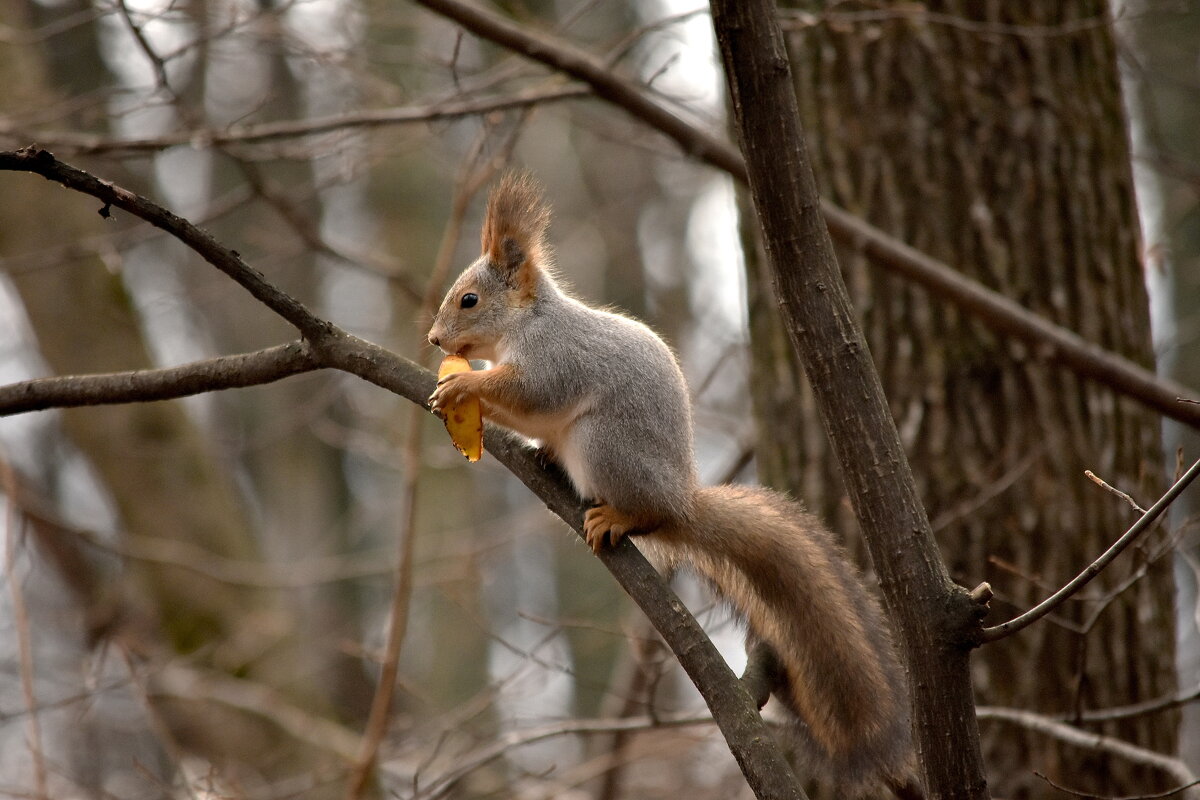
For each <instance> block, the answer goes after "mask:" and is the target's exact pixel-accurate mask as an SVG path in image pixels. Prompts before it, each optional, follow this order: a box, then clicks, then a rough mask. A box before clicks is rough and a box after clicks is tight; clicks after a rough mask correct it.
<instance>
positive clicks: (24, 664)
mask: <svg viewBox="0 0 1200 800" xmlns="http://www.w3.org/2000/svg"><path fill="white" fill-rule="evenodd" d="M0 483H2V485H3V488H4V493H5V494H6V495H7V496H8V502H7V503H5V506H6V513H5V515H4V516H5V536H4V577H5V580H7V581H8V590H9V597H10V600H11V602H12V616H13V627H14V628H15V629H16V633H17V663H18V664H19V672H20V676H21V696H22V698H23V699H24V701H25V710H26V712H27V713H28V715H29V716H28V718H27V720H26V726H27V730H28V732H29V739H28V741H27V743H26V744H27V746H28V748H29V754H30V756H31V757H32V759H33V777H34V787H35V790H36V794H35V795H34V796H35V797H36V798H37V800H47V798H49V796H50V795H49V793H48V791H47V784H46V757H45V753H43V752H42V724H41V716H40V714H39V712H38V699H37V690H36V688H35V686H34V671H33V643H32V641H31V640H30V638H29V612H28V609H27V607H26V605H25V589H24V586H23V585H22V584H23V581H22V580H21V579H20V577H18V575H17V570H16V559H17V537H18V536H19V533H18V531H17V528H18V527H19V524H20V523H19V521H18V511H17V505H16V503H14V502H13V500H12V498H13V496H14V494H15V487H16V479H15V477H14V475H13V473H12V468H11V467H10V466H9V464H8V462H7V461H3V462H0Z"/></svg>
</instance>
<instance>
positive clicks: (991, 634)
mask: <svg viewBox="0 0 1200 800" xmlns="http://www.w3.org/2000/svg"><path fill="white" fill-rule="evenodd" d="M1197 475H1200V461H1197V462H1196V463H1194V464H1192V466H1191V467H1190V468H1189V469H1188V471H1187V472H1185V473H1184V474H1183V476H1182V477H1181V478H1180V479H1179V480H1177V481H1176V482H1175V484H1174V485H1173V486H1171V488H1170V489H1168V490H1167V491H1166V493H1165V494H1164V495H1163V496H1162V497H1160V498H1159V499H1158V502H1156V503H1155V504H1154V505H1152V506H1150V508H1149V510H1147V511H1146V513H1145V514H1143V515H1142V516H1141V518H1140V519H1138V521H1137V522H1135V523H1134V524H1133V527H1131V528H1130V529H1129V530H1127V531H1125V533H1124V534H1122V536H1121V538H1119V539H1117V541H1115V542H1113V544H1112V546H1111V547H1109V548H1108V550H1106V551H1104V554H1103V555H1101V556H1100V557H1099V558H1097V559H1096V560H1095V561H1093V562H1092V563H1091V564H1088V566H1087V568H1086V569H1084V570H1083V572H1081V573H1079V574H1078V575H1076V576H1075V577H1074V578H1072V579H1071V580H1070V581H1069V582H1068V583H1067V584H1066V585H1064V586H1063V587H1062V588H1061V589H1059V590H1058V591H1057V592H1055V593H1054V594H1052V595H1050V596H1049V597H1047V598H1046V599H1045V600H1043V601H1042V602H1040V603H1038V604H1037V605H1036V606H1034V607H1033V608H1031V609H1029V610H1028V611H1026V612H1025V613H1024V614H1021V615H1020V616H1018V617H1015V618H1013V619H1011V620H1009V621H1008V622H1003V623H1001V624H999V625H995V626H993V627H990V628H984V629H983V641H985V642H994V641H996V640H998V639H1003V638H1004V637H1006V636H1011V635H1013V634H1014V633H1016V632H1017V631H1019V630H1021V629H1022V628H1026V627H1028V626H1029V625H1032V624H1033V623H1034V622H1037V621H1038V620H1039V619H1041V618H1042V617H1044V616H1046V615H1047V614H1049V613H1050V612H1051V611H1053V610H1054V609H1055V608H1057V607H1058V606H1060V605H1062V604H1063V603H1064V602H1066V601H1067V600H1068V599H1070V598H1071V596H1072V595H1074V594H1075V593H1076V592H1078V591H1079V590H1080V589H1082V588H1083V587H1084V586H1086V585H1087V584H1088V583H1089V582H1090V581H1091V580H1092V579H1093V578H1095V577H1096V576H1097V575H1099V574H1100V572H1101V571H1102V570H1104V568H1105V567H1107V566H1108V565H1109V564H1111V563H1112V562H1113V560H1114V559H1115V558H1116V557H1117V556H1119V555H1120V554H1121V553H1122V552H1123V551H1124V550H1125V548H1127V547H1129V545H1131V544H1132V543H1133V541H1134V540H1135V539H1137V537H1138V536H1140V535H1141V534H1143V533H1145V532H1146V531H1147V530H1148V529H1149V528H1150V526H1151V525H1153V524H1154V522H1155V520H1157V519H1158V518H1159V516H1161V515H1162V513H1163V512H1164V511H1166V510H1167V507H1168V506H1169V505H1171V503H1172V502H1174V500H1175V498H1176V497H1178V496H1179V495H1180V494H1182V493H1183V490H1184V489H1186V488H1187V487H1188V484H1190V483H1191V482H1192V481H1193V480H1195V479H1196V476H1197Z"/></svg>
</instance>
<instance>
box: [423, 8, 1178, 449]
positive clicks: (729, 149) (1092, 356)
mask: <svg viewBox="0 0 1200 800" xmlns="http://www.w3.org/2000/svg"><path fill="white" fill-rule="evenodd" d="M414 2H416V3H418V4H419V5H422V6H425V7H426V8H428V9H430V10H431V11H435V12H437V13H438V14H441V15H442V16H444V17H446V18H447V19H450V20H453V21H454V22H456V23H458V24H459V25H461V26H462V27H464V28H466V29H467V30H469V31H471V32H472V33H474V34H475V35H476V36H479V37H481V38H484V39H487V40H488V41H491V42H495V43H497V44H500V45H503V46H505V47H508V48H510V49H511V50H513V51H515V52H518V53H521V54H522V55H524V56H526V57H527V58H530V59H532V60H534V61H537V62H539V63H541V64H545V65H546V66H549V67H553V68H554V69H557V70H560V71H562V72H564V73H566V74H568V75H570V76H572V77H574V78H576V79H578V80H581V81H583V82H584V83H586V84H588V85H589V86H591V87H592V90H593V91H594V92H595V94H596V96H598V97H601V98H603V99H605V100H607V101H609V102H610V103H613V104H614V105H616V106H618V107H620V108H622V109H624V110H625V111H626V112H627V113H629V114H630V115H631V116H633V117H634V118H635V119H638V120H640V121H642V122H644V123H645V124H646V125H648V126H650V127H651V128H654V129H655V130H657V131H659V132H660V133H663V134H665V135H666V136H667V137H669V138H670V139H672V140H673V141H674V142H675V143H676V144H678V145H679V147H680V148H681V149H682V150H683V151H684V152H685V153H687V154H689V155H691V156H693V157H695V158H696V159H698V160H700V161H702V162H704V163H706V164H708V165H709V166H712V167H716V168H717V169H719V170H721V171H722V172H726V173H728V174H729V175H730V176H732V177H733V178H734V179H736V180H738V181H741V182H742V183H745V182H746V181H747V175H746V164H745V162H744V161H743V159H742V156H741V154H740V153H739V152H738V151H737V149H736V148H735V147H734V146H733V145H731V144H730V143H729V142H726V141H724V140H722V139H719V138H717V137H715V136H713V135H711V134H710V133H708V132H707V131H704V130H703V129H701V128H698V127H696V126H695V125H693V124H691V123H689V122H687V121H686V120H684V119H683V118H682V117H680V116H679V115H677V114H676V113H675V112H673V111H671V110H670V109H669V108H668V107H667V106H666V105H664V104H663V103H662V102H661V101H659V100H657V99H655V98H653V97H652V96H651V95H650V94H649V93H648V92H647V91H646V90H645V89H644V88H642V87H641V86H638V85H637V84H634V83H633V82H631V81H628V80H626V79H624V78H621V77H619V76H618V75H617V74H616V73H614V72H613V71H612V70H611V69H609V68H608V67H607V65H605V64H604V63H603V62H601V61H600V60H599V59H597V58H595V57H594V56H592V55H590V54H588V53H586V52H584V51H582V50H580V49H579V48H577V47H575V46H574V45H573V44H570V43H569V42H566V41H564V40H562V39H560V38H557V37H555V36H553V35H551V34H548V33H545V32H537V33H534V32H532V31H531V30H529V28H528V26H520V25H517V24H516V23H514V22H512V21H511V20H508V19H506V18H504V17H502V16H501V15H499V14H496V13H495V12H492V11H488V10H485V9H482V8H479V7H477V6H473V5H471V4H469V3H465V2H462V0H414ZM781 57H783V58H786V56H781ZM818 202H819V203H820V208H821V212H822V214H823V215H824V217H825V223H826V225H828V228H829V234H830V235H831V236H833V238H835V239H836V240H838V241H839V242H841V243H842V244H844V245H846V246H849V247H858V248H861V249H862V251H863V253H864V254H866V255H867V256H868V257H869V258H870V259H871V263H873V264H875V265H877V266H880V267H883V268H884V269H886V270H888V271H889V272H892V273H894V274H896V275H899V276H901V277H903V278H905V279H907V280H910V281H912V282H913V283H916V284H918V285H920V286H923V287H924V288H925V289H926V290H927V291H929V292H930V293H931V294H933V295H934V296H936V297H938V298H940V299H942V300H945V301H947V302H949V303H951V304H952V305H954V306H955V307H957V308H959V309H961V310H962V311H964V312H966V313H968V314H970V315H971V316H972V317H974V318H976V319H978V320H979V321H980V322H982V323H983V324H984V325H986V326H988V327H989V328H991V329H992V330H994V331H997V332H999V333H1002V334H1005V335H1007V336H1011V337H1012V338H1014V339H1018V340H1020V341H1022V342H1025V343H1026V344H1029V345H1030V346H1032V348H1033V351H1034V354H1035V355H1036V356H1038V357H1040V358H1046V359H1048V360H1050V361H1052V362H1054V363H1058V364H1061V365H1062V366H1064V367H1066V368H1067V369H1069V370H1071V371H1072V372H1074V373H1076V374H1077V375H1080V376H1082V377H1085V378H1089V379H1091V380H1095V381H1097V382H1099V383H1102V384H1104V385H1106V386H1109V387H1110V388H1112V389H1113V390H1114V391H1116V392H1118V393H1120V394H1123V395H1125V396H1127V397H1130V398H1132V399H1134V400H1137V401H1138V402H1140V403H1142V404H1144V405H1146V406H1149V407H1150V408H1153V409H1154V410H1155V411H1157V412H1158V413H1160V414H1162V415H1163V416H1165V417H1169V418H1170V419H1174V420H1178V421H1179V422H1183V423H1185V424H1187V425H1191V426H1192V427H1195V428H1200V405H1196V406H1189V405H1187V404H1185V403H1183V402H1179V401H1177V400H1176V398H1179V397H1189V396H1195V395H1196V394H1197V392H1196V391H1193V390H1191V389H1189V388H1187V387H1185V386H1182V385H1180V384H1177V383H1175V382H1173V381H1170V380H1168V379H1165V378H1160V377H1158V376H1156V375H1155V374H1154V373H1153V372H1152V371H1150V370H1148V369H1146V368H1145V367H1143V366H1141V365H1139V364H1136V363H1134V362H1133V361H1130V360H1129V359H1127V358H1124V357H1122V356H1119V355H1116V354H1115V353H1112V352H1110V351H1108V350H1105V349H1104V348H1102V347H1099V346H1097V345H1095V344H1092V343H1090V342H1087V341H1086V340H1084V339H1083V338H1082V337H1081V336H1079V335H1078V334H1076V333H1074V332H1073V331H1070V330H1068V329H1066V328H1063V327H1061V326H1059V325H1055V324H1054V323H1052V322H1050V321H1048V320H1046V319H1045V318H1043V317H1040V316H1038V315H1037V314H1034V313H1033V312H1032V311H1029V310H1028V309H1026V308H1024V307H1023V306H1021V305H1020V304H1019V303H1016V302H1014V301H1013V300H1010V299H1009V298H1007V297H1005V296H1004V295H1002V294H1000V293H998V292H995V291H992V290H991V289H988V288H987V287H985V286H983V285H982V284H979V283H977V282H975V281H972V280H970V279H969V278H966V277H964V276H963V274H962V273H961V272H958V271H957V270H955V269H954V268H953V267H951V266H950V265H948V264H946V263H945V262H942V261H938V260H937V259H935V258H932V257H931V256H928V255H926V254H924V253H922V252H920V251H919V250H916V249H914V248H912V247H910V246H909V245H907V244H905V243H904V242H903V241H901V240H900V239H897V238H896V237H894V236H891V235H889V234H887V233H885V232H883V231H881V230H880V229H878V228H876V227H874V226H873V225H870V224H869V223H867V222H865V221H864V220H862V219H860V218H858V217H856V216H854V215H853V214H851V213H850V212H848V211H846V210H844V209H842V208H839V207H838V206H836V205H834V204H833V203H830V202H829V201H827V200H819V201H818Z"/></svg>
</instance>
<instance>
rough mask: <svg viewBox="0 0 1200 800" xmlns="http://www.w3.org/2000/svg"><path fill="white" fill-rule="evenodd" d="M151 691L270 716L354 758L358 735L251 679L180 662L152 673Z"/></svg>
mask: <svg viewBox="0 0 1200 800" xmlns="http://www.w3.org/2000/svg"><path fill="white" fill-rule="evenodd" d="M149 691H150V693H151V694H153V695H157V696H163V697H175V698H180V699H185V700H191V701H195V702H202V703H219V704H221V705H223V706H228V707H230V708H235V709H237V710H239V711H243V712H247V713H250V714H254V715H255V716H259V717H262V718H264V719H267V720H270V721H271V722H272V723H274V724H275V725H276V726H278V727H279V729H280V730H282V731H284V732H285V733H287V734H288V735H289V736H291V737H293V738H294V739H296V740H297V741H301V742H306V743H308V744H310V745H312V746H313V747H316V748H319V749H321V750H325V751H329V752H332V753H335V754H336V755H338V756H341V757H342V758H344V759H346V760H347V761H350V760H353V758H354V751H355V749H356V748H357V747H358V736H356V735H355V733H354V732H353V731H351V730H349V729H347V728H345V727H343V726H342V725H340V724H338V723H336V722H334V721H333V720H329V719H326V718H324V717H319V716H316V715H314V714H311V713H309V712H308V711H305V710H304V709H302V708H299V707H298V706H296V705H295V704H294V703H292V702H291V701H290V700H288V699H287V698H286V697H284V696H283V695H282V694H280V693H279V692H277V691H275V690H274V689H272V688H270V687H269V686H264V685H262V684H260V683H254V682H253V681H246V680H239V679H237V678H230V677H228V676H226V675H222V674H219V673H215V672H202V671H199V670H194V669H189V668H187V667H181V666H168V667H167V668H165V669H164V670H162V672H160V673H159V674H157V675H156V676H154V680H153V681H152V683H151V686H150V689H149Z"/></svg>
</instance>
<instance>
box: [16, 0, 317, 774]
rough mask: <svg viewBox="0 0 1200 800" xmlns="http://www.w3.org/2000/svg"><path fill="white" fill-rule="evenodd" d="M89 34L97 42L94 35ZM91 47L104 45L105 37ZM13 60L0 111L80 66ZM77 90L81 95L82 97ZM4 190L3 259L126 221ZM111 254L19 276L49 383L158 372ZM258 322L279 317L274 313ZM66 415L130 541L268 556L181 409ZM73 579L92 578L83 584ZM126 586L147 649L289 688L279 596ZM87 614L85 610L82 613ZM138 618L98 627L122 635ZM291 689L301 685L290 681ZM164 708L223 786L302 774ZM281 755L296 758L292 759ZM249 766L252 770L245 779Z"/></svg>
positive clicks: (258, 727) (226, 725) (187, 707)
mask: <svg viewBox="0 0 1200 800" xmlns="http://www.w3.org/2000/svg"><path fill="white" fill-rule="evenodd" d="M4 5H7V6H8V7H9V10H11V11H13V13H11V14H0V16H2V17H3V18H4V19H6V20H9V21H14V20H19V19H22V17H23V16H24V9H23V8H22V7H21V4H20V3H19V2H12V0H6V2H5V3H4ZM30 5H32V4H30ZM79 27H80V28H81V29H82V30H85V31H91V32H92V34H93V36H94V34H95V31H94V28H93V26H91V25H82V26H79ZM84 39H85V40H86V41H88V42H90V44H91V46H93V47H94V45H95V40H94V38H93V39H87V37H84ZM4 52H5V54H6V55H7V59H6V60H5V61H4V62H0V74H3V72H2V71H7V70H10V69H11V70H13V73H12V74H13V75H19V76H20V77H19V79H17V78H15V77H14V78H12V79H11V80H8V81H6V83H7V84H9V85H10V86H12V87H14V91H10V92H8V93H7V94H5V95H4V96H3V98H0V113H3V112H10V111H12V112H19V111H20V110H22V109H24V108H29V107H36V105H37V104H38V103H45V102H46V98H48V97H53V96H54V92H55V88H56V87H58V86H59V85H60V83H59V75H58V73H57V72H55V71H54V70H53V69H51V67H53V65H55V64H59V65H60V66H62V67H63V68H64V69H68V68H69V63H68V62H69V59H55V58H54V57H53V53H49V54H45V55H47V56H48V57H47V58H45V60H41V57H42V55H43V53H42V52H41V51H39V50H37V49H36V48H35V47H30V48H26V49H23V48H18V47H9V48H6V49H5V51H4ZM88 52H90V51H88ZM93 55H94V54H93ZM75 79H76V80H78V76H77V75H76V76H75ZM16 88H19V89H20V90H21V91H20V92H18V91H16V90H15V89H16ZM71 91H72V92H79V91H83V88H82V87H79V86H72V87H71ZM6 192H7V195H6V196H7V198H8V199H9V201H10V202H11V206H10V208H11V209H13V213H10V214H8V215H6V216H4V217H3V218H2V219H0V226H3V229H2V230H0V247H2V249H3V254H4V255H8V256H15V255H21V254H28V253H36V252H39V251H44V250H47V249H49V248H53V247H55V246H57V245H61V244H62V243H64V242H67V241H87V240H88V239H89V238H92V237H98V236H103V235H104V234H105V233H111V232H113V229H114V226H124V225H127V224H129V220H128V219H127V218H121V217H122V215H120V214H114V216H115V217H116V218H115V219H102V218H101V216H99V215H97V213H96V212H97V211H98V210H99V209H98V208H97V207H96V204H95V203H94V202H93V201H89V200H87V199H86V198H83V197H80V196H78V195H74V194H71V193H65V192H64V191H63V190H62V189H61V188H60V187H58V186H55V185H53V184H50V183H47V182H45V181H38V180H31V179H29V178H28V177H25V178H21V179H17V180H13V181H10V182H9V184H8V185H7V186H6ZM104 246H105V245H100V246H98V247H97V249H96V252H95V253H80V252H66V253H65V254H64V258H63V260H62V261H60V262H58V263H54V264H50V265H43V264H39V265H37V266H35V267H33V268H31V269H19V270H16V271H14V272H10V274H9V275H8V277H9V279H10V280H11V281H12V283H13V285H14V287H15V288H16V290H17V292H18V294H19V296H20V299H21V302H22V304H23V307H24V310H25V313H26V315H27V317H28V319H29V321H30V324H31V326H32V329H33V331H34V333H35V335H36V337H37V342H38V349H39V351H40V353H41V355H42V357H43V358H44V359H45V361H46V362H47V364H48V365H49V370H50V372H51V373H52V374H59V375H69V374H88V373H97V372H108V371H116V370H129V369H143V368H151V367H154V366H156V365H155V364H154V362H153V359H152V357H151V355H150V352H149V348H148V346H147V342H146V338H145V332H144V330H143V326H142V322H143V321H142V320H141V319H140V318H139V315H138V312H137V310H136V308H135V306H134V302H133V299H132V298H131V296H130V294H129V290H128V287H127V285H126V283H125V280H124V278H123V276H122V273H121V270H120V267H121V261H120V256H119V254H117V253H113V254H112V256H111V258H110V259H102V258H101V256H100V252H102V249H103V247H104ZM259 313H261V314H262V315H263V316H267V315H268V314H267V312H266V311H265V310H259ZM59 413H61V418H62V424H63V428H64V431H65V433H66V434H67V435H68V437H69V438H70V440H71V442H72V443H73V444H74V446H75V447H77V448H78V449H79V451H80V452H81V453H82V455H83V456H84V457H85V458H86V459H87V461H88V463H89V464H90V466H91V467H92V469H93V470H94V473H95V476H96V478H97V480H98V482H99V484H100V485H101V486H102V487H103V488H104V490H106V491H107V493H108V495H109V497H110V498H111V500H112V502H113V504H114V506H115V509H116V511H117V514H118V516H119V522H118V525H119V531H118V535H119V536H122V537H126V536H127V537H132V538H133V539H139V538H140V539H154V540H158V541H162V542H172V543H176V544H178V545H180V546H182V547H185V548H189V549H193V550H194V552H196V553H197V554H199V555H197V556H196V558H198V559H203V557H204V556H203V554H205V553H211V554H212V555H213V556H214V557H217V558H229V559H238V560H251V561H253V560H256V559H257V558H258V557H259V542H258V538H257V536H256V531H255V527H254V524H253V521H252V519H251V515H250V514H249V512H248V510H247V507H246V504H245V498H244V497H243V495H242V494H241V493H240V492H239V491H238V487H237V483H236V480H235V474H236V468H235V467H234V466H233V465H232V463H231V462H229V461H227V460H225V459H223V458H221V457H220V454H219V451H218V448H217V447H216V446H215V444H214V442H213V440H212V438H211V437H210V436H208V435H207V434H206V432H205V431H203V430H202V429H201V428H200V427H198V426H197V425H196V424H195V422H194V421H193V420H192V419H191V418H190V416H189V415H188V413H187V412H186V410H185V408H184V405H183V404H182V403H181V402H160V403H134V404H126V405H113V406H99V407H92V408H80V409H69V410H64V411H62V412H59ZM77 563H84V562H83V561H80V562H77ZM64 579H65V580H67V581H68V582H72V581H74V580H80V581H83V580H84V578H83V577H82V576H65V578H64ZM90 579H91V578H89V580H90ZM117 586H118V587H120V588H113V589H111V591H113V592H114V593H120V594H122V595H123V598H124V601H125V602H126V603H129V604H131V605H130V606H129V608H136V609H137V610H138V612H140V613H145V614H146V615H147V617H148V618H149V619H150V620H152V622H153V623H154V625H153V627H151V628H148V629H141V630H139V631H138V633H139V634H140V639H139V641H140V644H141V645H142V646H148V649H147V650H146V652H145V655H148V656H152V657H155V658H165V659H170V658H171V657H172V656H174V655H182V654H187V655H189V656H190V657H191V659H192V662H191V663H192V665H193V666H197V667H201V668H210V669H215V670H218V671H221V672H224V673H227V674H230V675H237V676H239V677H241V676H246V677H251V678H254V679H258V680H262V681H263V682H265V683H268V684H271V683H272V682H274V683H275V684H276V685H278V684H280V683H282V682H283V681H284V680H285V678H284V677H283V675H284V673H283V671H282V669H283V668H284V667H286V668H288V669H294V668H293V665H291V664H289V663H286V662H285V661H284V660H283V659H281V658H278V657H277V655H276V654H277V653H278V651H279V649H281V648H282V647H283V646H284V644H285V643H286V642H287V641H289V639H290V637H292V636H293V631H294V630H295V629H296V627H297V623H296V621H295V618H294V611H292V610H291V609H290V608H289V606H288V605H287V604H286V603H284V602H281V600H282V599H283V598H281V597H279V596H276V595H271V594H266V593H263V592H261V591H259V590H255V589H251V588H239V587H236V586H232V585H230V584H227V583H222V582H217V581H214V580H212V579H210V578H207V577H204V576H201V575H200V574H198V573H197V572H196V571H194V570H189V569H183V568H179V567H173V566H167V565H163V564H157V563H150V562H145V561H140V560H137V559H129V560H127V561H126V562H125V565H124V568H123V575H122V577H121V582H120V583H119V584H117ZM89 611H91V609H85V613H86V612H89ZM128 621H129V620H128V619H117V620H101V621H99V622H100V623H111V624H113V625H120V624H122V623H127V622H128ZM107 632H108V633H111V632H112V631H111V630H109V631H107ZM89 633H92V632H90V631H89ZM146 634H149V636H146ZM286 680H292V675H291V672H288V673H287V678H286ZM150 691H151V693H153V689H151V690H150ZM157 711H158V712H159V713H162V714H163V719H164V720H165V722H166V723H167V731H168V735H169V737H170V738H171V739H172V740H173V741H172V742H169V743H162V744H165V745H168V750H170V748H171V747H173V746H174V745H175V744H179V745H182V746H183V748H184V749H185V750H189V751H192V752H195V753H197V754H199V755H201V756H202V757H203V758H205V759H208V760H209V761H211V762H212V763H214V764H220V765H222V773H223V775H226V776H229V777H231V778H234V779H236V778H237V777H239V776H249V775H255V776H259V777H261V776H262V775H279V774H287V773H288V771H289V769H290V768H294V767H295V766H296V763H297V762H296V761H295V760H289V759H292V758H294V756H295V751H294V749H292V748H291V747H290V744H289V746H288V747H286V748H281V747H280V744H279V735H278V731H276V730H274V729H273V728H271V726H269V725H264V724H262V723H261V721H259V720H256V719H253V718H249V717H245V716H242V715H237V714H232V713H230V714H226V713H225V712H224V711H223V710H221V709H220V708H214V707H213V706H212V705H211V704H208V703H200V704H198V705H193V704H190V703H189V702H177V701H174V700H172V701H167V700H163V702H162V703H161V704H160V705H159V707H158V709H157ZM197 711H198V712H199V713H193V712H197ZM280 753H290V754H291V755H290V756H283V757H281V756H280ZM98 758H99V756H97V759H98ZM95 763H99V762H98V761H97V762H95ZM302 763H303V764H304V765H305V767H306V768H307V767H311V766H312V765H313V763H314V762H313V761H312V759H311V758H309V757H307V756H306V757H305V758H304V760H303V762H302ZM239 765H243V766H245V767H247V771H246V772H241V771H240V770H239ZM130 768H132V766H130Z"/></svg>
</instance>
